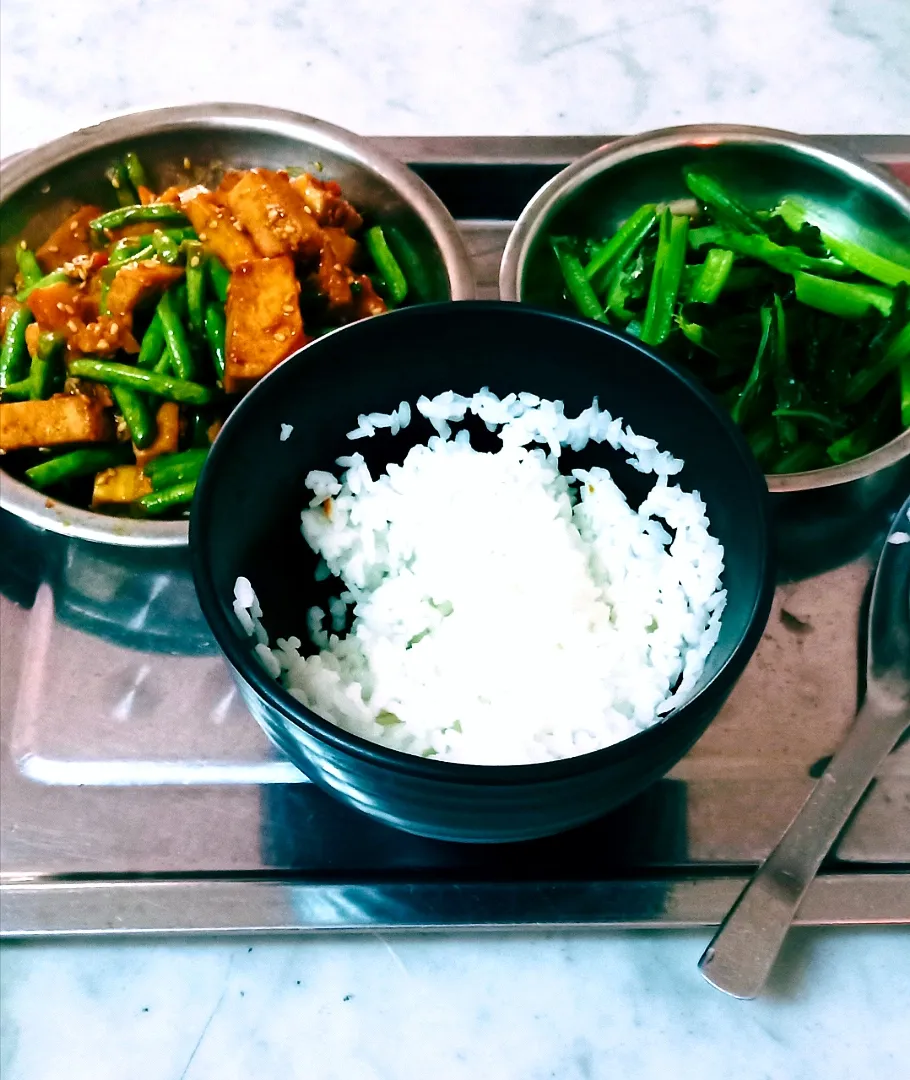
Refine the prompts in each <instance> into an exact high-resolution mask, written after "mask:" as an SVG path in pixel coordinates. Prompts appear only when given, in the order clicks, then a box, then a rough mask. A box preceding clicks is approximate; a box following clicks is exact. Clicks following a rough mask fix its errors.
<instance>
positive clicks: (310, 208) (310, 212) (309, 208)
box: [303, 206, 313, 214]
mask: <svg viewBox="0 0 910 1080" xmlns="http://www.w3.org/2000/svg"><path fill="white" fill-rule="evenodd" d="M303 212H304V213H305V214H312V213H313V210H312V207H309V206H305V207H304V208H303Z"/></svg>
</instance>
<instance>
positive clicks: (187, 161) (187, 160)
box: [183, 157, 193, 169]
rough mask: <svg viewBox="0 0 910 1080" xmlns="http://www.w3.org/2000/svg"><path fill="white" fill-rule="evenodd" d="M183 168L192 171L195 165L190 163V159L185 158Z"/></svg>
mask: <svg viewBox="0 0 910 1080" xmlns="http://www.w3.org/2000/svg"><path fill="white" fill-rule="evenodd" d="M183 167H184V169H191V168H192V167H193V163H192V162H191V161H190V159H189V158H188V157H185V158H184V159H183Z"/></svg>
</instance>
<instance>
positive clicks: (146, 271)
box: [107, 259, 183, 320]
mask: <svg viewBox="0 0 910 1080" xmlns="http://www.w3.org/2000/svg"><path fill="white" fill-rule="evenodd" d="M182 277H183V269H182V268H181V267H179V266H168V264H167V263H164V262H161V261H160V260H159V259H143V260H142V262H131V263H124V264H123V266H122V267H121V268H120V269H119V270H118V271H117V275H116V277H115V278H114V280H113V281H112V282H111V287H110V289H109V290H108V294H107V310H108V314H109V315H110V316H111V318H113V319H120V320H123V319H127V318H129V317H130V316H132V314H133V309H134V308H135V306H136V305H137V304H138V303H139V302H140V300H142V299H143V298H144V297H146V296H147V295H148V294H149V293H161V292H164V290H165V289H167V288H168V287H169V286H170V285H173V284H174V282H175V281H179V280H180V278H182Z"/></svg>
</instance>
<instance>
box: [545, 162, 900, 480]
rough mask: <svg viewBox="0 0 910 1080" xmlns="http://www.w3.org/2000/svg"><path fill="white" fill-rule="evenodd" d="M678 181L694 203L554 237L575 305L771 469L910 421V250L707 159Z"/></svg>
mask: <svg viewBox="0 0 910 1080" xmlns="http://www.w3.org/2000/svg"><path fill="white" fill-rule="evenodd" d="M683 179H684V181H685V183H686V186H687V187H688V188H689V190H690V191H691V192H692V194H693V195H694V196H695V200H696V201H695V203H694V204H692V209H689V208H688V207H687V206H686V203H685V202H684V201H683V200H678V201H677V202H674V203H672V204H670V205H667V206H663V207H655V205H654V204H652V203H646V204H644V205H642V206H641V207H639V209H638V210H637V211H636V212H635V213H634V214H632V215H630V217H629V218H628V220H627V221H626V222H625V223H624V224H622V225H621V226H620V228H619V229H618V230H617V232H616V233H615V235H614V236H613V237H612V238H611V239H609V240H607V241H600V240H597V239H595V238H593V237H586V236H568V237H560V238H555V237H551V238H550V240H551V243H552V244H553V247H554V250H555V253H556V257H557V259H558V261H559V267H560V270H561V273H562V277H563V281H564V282H565V297H566V298H567V299H568V300H569V301H570V302H571V303H572V305H573V306H574V307H575V308H576V310H577V311H578V312H579V313H581V314H582V315H585V316H587V317H588V318H591V319H595V320H597V321H598V322H607V323H608V324H610V325H612V326H615V327H618V328H620V329H624V330H625V332H626V333H628V334H630V335H632V336H635V337H640V339H641V340H642V341H644V342H645V343H647V344H650V345H653V346H656V347H658V348H659V349H660V350H661V351H662V352H663V353H664V354H665V355H666V356H667V357H668V359H670V360H671V361H673V362H675V363H677V364H679V365H680V366H682V367H684V368H686V369H688V370H689V371H690V372H691V373H692V374H693V375H695V376H696V377H698V378H700V379H701V380H702V381H703V382H704V383H705V384H706V385H707V386H708V388H709V389H711V390H712V391H713V392H714V393H715V394H716V395H717V396H718V398H719V399H720V401H721V402H722V403H723V404H724V405H725V407H727V408H728V409H730V411H731V414H732V416H733V418H734V419H735V420H736V422H737V423H738V424H739V425H740V427H741V428H742V430H743V434H744V435H745V437H746V439H747V440H748V442H749V444H750V446H751V447H752V449H753V451H754V453H755V455H756V457H757V458H758V460H759V461H760V462H761V464H762V466H763V468H764V469H765V471H766V472H769V473H781V472H788V471H803V470H805V469H815V468H823V467H825V466H826V465H830V464H832V463H835V464H840V463H842V462H845V461H850V460H852V459H853V458H854V457H857V456H859V455H861V454H867V453H869V452H870V451H871V450H874V449H875V448H876V447H877V446H880V445H882V444H883V443H885V442H887V441H888V440H890V439H892V438H894V437H895V436H896V435H897V434H898V433H899V432H900V431H901V430H902V429H903V428H906V427H910V250H908V249H907V248H906V247H902V246H901V244H900V243H899V242H898V241H897V240H895V239H894V238H893V237H890V236H875V235H873V234H871V233H869V232H868V230H867V231H861V230H855V231H853V230H850V229H848V228H847V227H845V226H844V225H842V224H837V223H835V224H832V221H835V222H837V215H836V214H831V213H830V212H828V211H825V210H824V209H822V210H816V209H814V208H813V207H812V206H811V205H807V204H804V203H803V202H801V201H800V200H799V199H797V198H794V197H792V196H791V197H787V198H785V199H784V200H783V201H782V202H781V203H780V205H779V206H777V207H769V208H767V209H760V208H754V207H752V206H749V205H747V204H746V202H745V201H744V200H742V199H741V198H740V196H739V194H738V193H737V192H736V191H733V190H731V189H729V188H727V187H726V185H725V184H724V183H723V182H722V181H721V180H719V179H718V178H717V177H715V176H713V175H711V174H709V173H707V172H705V171H703V170H702V169H700V168H699V169H695V168H691V169H685V170H684V171H683ZM689 215H691V218H690V217H689ZM655 220H657V221H658V222H659V228H658V230H657V237H656V239H655V237H654V233H653V229H652V227H651V226H652V225H653V222H654V221H655ZM690 222H691V227H690ZM857 236H861V237H862V239H863V242H862V243H859V242H858V241H857V239H856V237H857ZM583 253H586V254H587V262H586V264H585V265H584V267H583V271H582V273H581V274H579V269H580V268H581V263H580V261H579V256H580V255H582V254H583ZM585 284H587V285H589V286H591V288H585Z"/></svg>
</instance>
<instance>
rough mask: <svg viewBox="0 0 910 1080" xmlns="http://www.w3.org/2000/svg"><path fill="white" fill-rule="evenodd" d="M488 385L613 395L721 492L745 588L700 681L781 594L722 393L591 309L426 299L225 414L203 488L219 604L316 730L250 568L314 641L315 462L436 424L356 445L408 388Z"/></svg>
mask: <svg viewBox="0 0 910 1080" xmlns="http://www.w3.org/2000/svg"><path fill="white" fill-rule="evenodd" d="M483 386H489V387H490V388H491V389H492V390H493V391H495V392H496V393H497V394H499V395H500V396H504V395H505V394H507V393H510V392H513V391H515V392H518V391H521V390H528V391H532V392H534V393H536V394H539V395H541V396H542V397H547V398H551V399H557V398H558V399H562V400H563V401H564V402H565V405H566V412H567V414H568V415H577V413H578V412H579V411H581V409H583V408H585V407H586V406H588V405H590V403H591V399H592V397H594V396H595V395H597V396H598V397H599V401H600V405H601V407H602V408H606V409H608V410H610V411H611V413H612V414H613V415H614V416H622V417H624V418H625V421H626V423H628V424H630V425H631V426H632V427H633V428H634V429H635V431H637V432H638V433H640V434H643V435H647V436H651V437H653V438H656V439H657V440H658V442H659V444H660V446H661V448H662V449H667V450H670V451H672V453H674V454H676V455H678V456H680V457H682V458H684V459H685V462H686V464H685V468H684V469H683V471H682V473H681V474H680V476H679V483H680V484H682V486H683V487H685V488H688V489H696V490H698V491H700V492H701V494H702V497H703V499H704V500H705V502H706V504H707V507H708V513H709V516H710V518H711V523H712V529H713V531H714V534H715V535H716V536H717V537H718V538H719V540H720V541H721V543H722V544H723V545H724V548H725V553H726V554H725V564H726V569H725V572H724V580H725V585H726V588H727V589H728V593H729V600H728V605H727V609H726V612H725V614H724V617H723V625H722V630H721V634H720V639H719V641H718V643H717V646H716V647H715V649H714V650H713V651H712V653H711V655H710V657H709V659H708V663H707V666H706V670H705V673H704V675H703V677H702V680H701V683H700V685H699V689H703V688H704V687H705V686H707V684H708V683H710V682H711V681H712V680H713V679H715V677H716V676H717V675H718V674H719V672H720V671H721V670H722V669H723V668H724V667H725V665H727V664H728V663H729V662H730V661H731V659H732V658H733V657H734V655H736V654H737V653H738V652H739V651H740V650H743V649H748V650H749V651H751V649H752V648H754V645H755V644H756V642H757V639H758V636H759V635H760V633H761V630H762V627H763V625H764V620H765V617H766V616H767V608H768V603H769V597H770V569H769V556H768V542H767V524H766V518H765V500H766V491H765V487H764V482H763V480H762V477H761V474H760V472H759V470H758V468H757V467H756V466H755V464H754V462H753V460H752V456H751V454H750V452H749V450H748V447H747V446H746V444H745V443H744V442H743V441H742V439H741V438H740V436H739V434H738V433H737V432H736V430H735V429H734V427H733V425H732V424H731V422H730V421H729V420H728V419H727V418H726V417H725V416H724V415H723V414H722V412H721V411H720V410H719V409H718V408H717V407H716V406H715V405H714V404H713V402H711V401H710V400H709V398H708V397H707V395H706V394H705V393H704V392H703V391H702V390H701V389H699V388H698V387H696V386H695V385H694V384H692V383H690V382H688V381H687V380H686V379H684V378H683V377H681V376H680V375H679V374H677V373H676V372H674V371H673V370H672V369H671V368H669V367H668V366H667V365H665V364H664V363H663V362H662V361H660V360H658V359H657V358H656V357H654V356H653V355H652V354H650V353H648V352H647V351H646V350H644V349H643V348H641V347H640V346H638V345H637V344H636V343H634V342H632V341H630V340H627V339H625V338H622V337H620V336H618V335H616V334H613V333H612V332H610V331H607V330H604V329H601V328H598V327H596V326H594V325H593V324H589V323H585V322H583V321H581V320H576V319H570V318H564V317H560V316H555V315H552V314H549V313H546V312H541V311H536V310H533V309H531V308H526V307H524V306H519V305H514V304H499V303H460V304H447V305H438V306H429V307H423V308H414V309H411V310H407V311H401V312H395V313H392V314H389V315H385V316H382V317H381V318H379V319H374V320H369V321H368V322H364V323H358V324H355V325H353V326H350V327H347V328H345V329H344V330H341V331H337V332H335V333H334V334H331V335H328V336H327V337H325V338H322V339H320V340H319V341H317V342H315V343H314V344H312V345H310V346H308V347H306V348H305V349H303V350H302V351H301V352H300V353H299V354H297V356H296V357H292V358H291V359H290V360H288V361H287V362H286V363H285V364H284V365H282V367H280V368H279V369H277V370H276V371H275V372H273V373H272V374H271V375H269V376H268V377H267V378H266V379H265V380H263V382H262V383H260V385H259V386H257V387H256V388H255V389H254V390H253V391H252V392H251V393H250V394H249V395H248V396H247V397H246V398H245V399H244V401H243V402H242V403H241V404H240V406H239V407H238V408H237V410H236V411H235V413H234V415H233V416H232V417H231V419H230V420H229V421H228V423H227V424H226V425H225V427H224V429H223V430H222V432H221V434H220V435H219V438H218V440H217V441H216V443H215V446H214V448H213V451H212V453H211V455H210V458H209V461H208V462H207V464H206V467H205V470H204V472H203V475H202V479H201V481H200V486H199V488H198V489H197V495H196V503H195V509H194V514H193V517H192V520H191V525H190V544H191V548H192V555H193V564H194V572H195V575H196V584H197V589H198V592H199V599H200V603H201V605H202V608H203V612H204V613H205V614H206V617H207V618H208V620H209V623H210V625H211V626H212V629H213V631H214V633H215V637H216V639H217V640H218V642H219V644H220V645H221V647H222V649H223V650H224V651H225V653H226V655H227V656H228V659H229V660H230V661H231V663H232V664H233V666H234V667H235V668H237V669H239V670H240V671H241V673H242V675H243V676H244V678H245V679H246V680H247V681H249V682H251V683H252V684H253V686H254V687H255V688H256V689H257V691H258V692H259V693H260V695H264V696H265V697H266V698H267V699H268V700H270V701H271V702H272V703H278V704H279V705H280V707H281V709H282V711H283V712H284V713H285V714H286V715H288V714H289V715H291V716H292V717H294V718H295V719H296V720H297V721H298V722H300V721H301V719H302V720H303V722H304V723H305V724H306V726H308V727H309V728H310V730H312V729H313V727H314V726H315V728H316V730H321V731H322V732H323V733H324V732H326V731H330V733H331V732H336V731H337V729H335V728H334V727H333V726H332V725H330V724H327V723H326V722H324V721H320V720H316V722H315V725H314V724H313V717H312V715H311V714H310V713H309V712H308V711H307V710H306V709H304V708H303V707H302V706H301V705H299V704H298V703H297V702H296V701H294V699H293V698H291V697H290V695H288V694H286V693H284V691H282V690H281V688H280V687H279V686H278V684H277V683H275V682H274V681H272V680H271V679H269V677H268V676H267V675H265V673H264V672H263V671H262V669H261V667H260V665H259V663H258V662H257V661H256V660H255V659H254V658H253V657H252V654H251V643H250V641H249V639H247V638H246V636H245V635H244V634H243V633H242V632H241V631H240V629H239V627H238V625H237V623H236V620H235V617H234V615H233V612H232V610H231V602H232V599H233V589H234V582H235V580H236V578H237V577H238V576H240V575H243V576H246V577H248V578H249V579H250V580H251V581H252V583H253V587H254V588H255V590H256V592H257V594H258V596H259V599H260V601H261V603H262V606H263V609H264V613H265V617H264V622H265V625H266V627H267V629H268V631H269V634H270V637H271V639H272V641H274V640H275V638H276V637H278V636H287V635H290V634H296V635H297V636H298V637H300V638H302V639H303V638H305V637H306V612H307V609H308V608H309V607H310V606H311V605H312V604H313V603H318V602H322V603H324V602H325V598H326V596H327V594H328V592H327V586H326V585H321V586H320V585H317V584H316V583H315V581H314V578H313V574H314V570H315V567H316V557H315V555H313V553H312V552H311V551H310V549H309V548H308V547H307V545H306V543H305V542H304V540H303V538H302V537H301V534H300V524H299V522H300V511H301V509H302V508H303V507H304V506H305V505H307V503H308V500H309V497H310V493H309V491H308V490H307V489H306V488H305V487H304V478H305V476H306V474H307V473H308V472H309V471H310V470H311V469H327V470H329V471H333V472H335V473H338V472H339V471H340V470H339V469H338V467H337V466H336V465H335V459H336V458H337V457H339V456H341V455H344V454H350V453H351V452H352V451H354V450H358V451H360V452H361V453H363V454H364V456H365V457H366V459H367V463H368V464H369V466H370V468H371V470H372V471H373V473H374V475H376V474H377V473H378V472H379V471H381V470H383V469H384V467H385V466H386V465H387V464H388V463H389V462H391V461H395V462H400V461H401V460H402V459H403V458H404V455H405V454H406V452H407V450H408V449H409V448H410V446H412V445H414V444H416V443H418V442H425V441H426V439H427V438H428V437H429V436H430V435H431V434H433V429H432V428H431V427H430V425H429V424H428V423H427V422H426V421H424V420H423V418H422V417H420V416H419V414H417V413H416V410H414V416H415V418H414V420H413V421H412V423H411V425H410V426H409V427H408V428H407V429H405V431H403V432H402V433H401V434H399V435H397V436H392V435H391V434H389V433H384V434H377V435H376V436H375V437H374V438H372V439H361V440H358V441H357V442H351V441H349V440H347V439H346V437H345V433H346V432H347V431H350V430H351V429H352V428H353V427H355V426H356V423H357V415H358V413H362V412H374V411H378V412H390V411H391V410H393V409H394V408H395V407H396V406H397V405H398V403H399V402H400V401H401V400H402V399H407V400H408V401H410V402H411V403H412V405H413V403H414V402H415V401H416V399H417V397H419V395H421V394H427V395H428V396H433V395H435V394H437V393H440V392H442V391H445V390H449V389H453V390H456V391H458V392H461V393H465V394H471V393H473V392H474V391H476V390H478V389H480V388H481V387H483ZM282 424H290V425H292V428H293V430H292V432H291V434H290V437H289V438H288V439H287V440H286V441H281V440H280V438H279V434H280V430H281V425H282ZM483 434H485V433H484V432H483V431H482V429H481V437H482V436H483ZM487 440H488V441H487V443H486V444H485V445H484V446H481V442H480V440H479V439H475V438H473V433H472V441H473V444H474V445H475V447H477V448H479V449H480V448H489V449H495V448H496V446H497V445H498V442H497V440H496V439H495V438H493V437H490V436H487ZM565 453H566V458H565V463H564V466H563V467H564V468H571V467H574V466H581V465H588V466H590V465H594V464H600V465H605V466H606V467H608V468H610V469H611V471H612V472H613V475H614V479H615V480H616V482H617V483H618V484H619V485H620V486H621V487H622V488H623V489H624V490H625V492H626V493H627V495H628V497H629V499H630V501H632V502H633V503H637V502H638V501H640V500H641V498H642V497H643V496H644V494H645V493H646V491H647V490H648V489H649V488H650V486H651V483H652V482H653V478H652V479H651V480H650V481H649V479H648V478H646V477H642V476H641V474H639V473H636V472H635V471H634V470H633V469H631V467H629V466H628V465H626V464H625V455H623V454H618V453H616V452H614V451H613V450H612V449H611V448H610V447H609V446H608V445H607V444H602V445H600V446H594V445H593V444H592V445H591V446H589V447H588V448H587V449H586V450H585V451H583V452H582V453H581V454H578V455H570V454H569V453H568V451H566V452H565ZM335 588H336V589H337V584H336V585H335ZM344 738H345V739H348V740H350V741H353V742H355V743H359V742H360V740H358V739H355V738H354V737H353V736H344ZM384 753H386V754H389V753H391V754H393V755H394V754H395V752H394V751H384ZM415 760H416V759H415ZM423 764H434V765H436V764H439V763H423ZM443 764H445V763H443Z"/></svg>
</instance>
